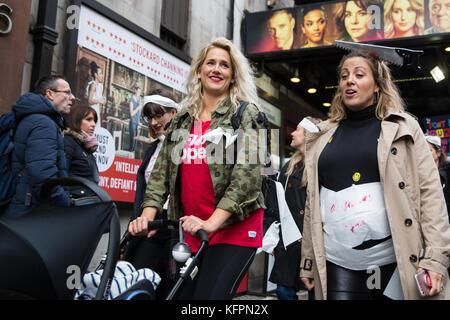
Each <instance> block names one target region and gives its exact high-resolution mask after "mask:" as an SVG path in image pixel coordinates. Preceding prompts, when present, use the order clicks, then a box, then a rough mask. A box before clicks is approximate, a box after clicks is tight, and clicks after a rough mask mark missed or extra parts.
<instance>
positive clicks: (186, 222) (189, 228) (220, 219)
mask: <svg viewBox="0 0 450 320" xmlns="http://www.w3.org/2000/svg"><path fill="white" fill-rule="evenodd" d="M230 216H231V213H230V212H228V211H225V210H222V209H220V208H216V210H214V212H213V214H212V215H211V216H210V217H209V218H208V220H202V219H200V218H198V217H196V216H189V215H187V216H183V217H181V218H180V221H182V222H183V229H184V231H186V232H188V233H190V234H192V235H196V233H197V232H198V231H199V230H203V231H205V232H206V233H207V234H211V233H214V232H216V231H217V230H219V228H220V226H221V225H222V224H223V223H224V222H225V221H226V220H227V219H228V218H229V217H230Z"/></svg>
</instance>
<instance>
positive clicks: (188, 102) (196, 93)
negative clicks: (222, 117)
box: [181, 37, 258, 119]
mask: <svg viewBox="0 0 450 320" xmlns="http://www.w3.org/2000/svg"><path fill="white" fill-rule="evenodd" d="M213 48H220V49H223V50H225V51H227V52H228V54H229V55H230V60H231V68H232V71H233V75H232V76H233V79H234V82H233V83H231V84H230V88H229V94H228V96H227V97H225V98H224V99H227V98H229V99H230V100H231V103H232V105H233V107H234V108H235V110H233V112H234V111H236V109H237V108H238V106H239V103H240V102H241V101H247V102H249V103H252V104H254V105H258V94H257V90H256V85H255V83H254V81H253V72H252V69H251V68H250V63H249V62H248V60H247V58H246V57H245V56H244V55H243V54H242V53H241V52H240V51H239V50H238V49H237V48H236V47H235V46H234V45H233V43H232V42H231V41H230V40H228V39H226V38H222V37H221V38H216V39H214V40H213V41H212V42H211V43H210V44H208V45H206V46H205V47H203V48H202V49H201V50H200V53H199V54H198V55H197V56H196V57H195V58H194V59H193V60H192V63H191V69H190V71H189V75H188V79H187V81H188V83H187V92H188V94H187V96H186V98H185V99H184V100H183V101H182V102H181V104H182V106H183V107H184V108H190V109H192V111H193V116H194V117H195V118H196V119H198V117H199V115H200V112H201V110H202V107H203V87H202V83H201V81H200V79H198V77H197V74H198V73H199V72H200V68H201V66H202V65H203V63H204V62H205V59H206V56H207V55H208V52H209V51H210V50H211V49H213Z"/></svg>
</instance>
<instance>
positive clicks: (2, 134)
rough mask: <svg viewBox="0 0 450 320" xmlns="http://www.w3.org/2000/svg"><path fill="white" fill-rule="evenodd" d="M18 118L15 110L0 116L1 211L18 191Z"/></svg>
mask: <svg viewBox="0 0 450 320" xmlns="http://www.w3.org/2000/svg"><path fill="white" fill-rule="evenodd" d="M15 128H16V118H15V116H14V113H13V112H8V113H5V114H2V115H1V116H0V154H1V155H0V211H3V209H4V208H5V207H6V206H7V205H8V204H9V202H10V201H11V199H12V198H13V196H14V194H15V192H16V176H15V175H14V174H13V172H12V165H11V157H12V153H13V151H14V132H15Z"/></svg>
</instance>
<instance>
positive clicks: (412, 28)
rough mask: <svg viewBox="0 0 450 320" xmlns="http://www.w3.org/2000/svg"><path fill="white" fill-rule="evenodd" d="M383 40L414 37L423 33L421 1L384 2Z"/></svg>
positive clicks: (422, 3)
mask: <svg viewBox="0 0 450 320" xmlns="http://www.w3.org/2000/svg"><path fill="white" fill-rule="evenodd" d="M383 18H384V20H383V21H384V38H385V39H392V38H406V37H416V36H421V35H423V34H424V31H425V7H424V1H423V0H385V1H384V16H383Z"/></svg>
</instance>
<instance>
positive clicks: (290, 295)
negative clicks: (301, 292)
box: [277, 285, 298, 300]
mask: <svg viewBox="0 0 450 320" xmlns="http://www.w3.org/2000/svg"><path fill="white" fill-rule="evenodd" d="M277 297H278V300H298V297H297V292H296V291H295V289H294V288H290V287H285V286H282V285H277Z"/></svg>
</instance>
